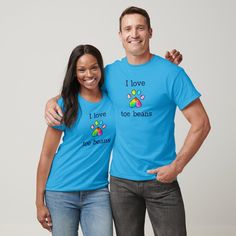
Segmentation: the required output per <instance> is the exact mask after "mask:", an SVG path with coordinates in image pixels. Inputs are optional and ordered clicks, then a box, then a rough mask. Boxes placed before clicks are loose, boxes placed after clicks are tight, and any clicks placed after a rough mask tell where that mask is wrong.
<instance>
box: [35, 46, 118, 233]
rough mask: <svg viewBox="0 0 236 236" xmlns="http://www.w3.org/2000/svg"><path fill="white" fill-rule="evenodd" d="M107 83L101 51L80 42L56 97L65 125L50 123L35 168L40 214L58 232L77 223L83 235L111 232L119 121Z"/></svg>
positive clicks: (74, 228) (75, 230)
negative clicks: (111, 175)
mask: <svg viewBox="0 0 236 236" xmlns="http://www.w3.org/2000/svg"><path fill="white" fill-rule="evenodd" d="M103 82H104V72H103V60H102V56H101V53H100V52H99V50H98V49H97V48H95V47H94V46H91V45H80V46H78V47H76V48H75V49H74V50H73V51H72V53H71V55H70V59H69V62H68V67H67V71H66V75H65V79H64V82H63V87H62V92H61V98H60V99H59V101H58V104H59V106H60V107H61V108H62V110H63V113H64V115H63V124H62V125H60V126H54V127H48V128H47V131H46V134H45V138H44V143H43V147H42V152H41V156H40V161H39V165H38V172H37V196H36V206H37V217H38V220H39V222H40V223H41V225H42V226H43V227H44V228H46V229H48V230H49V231H52V234H53V235H54V236H62V235H63V236H65V235H66V236H74V235H78V226H79V224H80V225H81V229H82V231H83V235H84V236H93V235H96V236H99V235H101V236H111V235H112V215H111V209H110V199H109V191H108V188H107V186H108V165H109V157H110V152H111V148H112V144H113V140H114V135H115V126H114V120H113V119H114V116H113V111H112V104H111V102H110V100H109V99H108V97H107V95H106V94H105V93H103V92H102V90H101V86H102V85H103ZM62 133H64V136H63V142H62V143H61V144H60V146H59V148H58V145H59V142H60V139H61V135H62ZM57 148H58V150H57ZM56 151H57V152H56ZM55 153H56V154H55ZM44 200H45V201H44Z"/></svg>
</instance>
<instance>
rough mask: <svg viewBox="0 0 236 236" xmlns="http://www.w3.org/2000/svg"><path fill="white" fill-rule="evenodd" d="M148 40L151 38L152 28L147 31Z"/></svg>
mask: <svg viewBox="0 0 236 236" xmlns="http://www.w3.org/2000/svg"><path fill="white" fill-rule="evenodd" d="M149 38H152V28H150V29H149Z"/></svg>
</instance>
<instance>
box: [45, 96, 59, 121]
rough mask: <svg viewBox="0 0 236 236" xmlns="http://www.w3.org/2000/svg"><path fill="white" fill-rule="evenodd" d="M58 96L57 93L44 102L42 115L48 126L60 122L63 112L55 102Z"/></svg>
mask: <svg viewBox="0 0 236 236" xmlns="http://www.w3.org/2000/svg"><path fill="white" fill-rule="evenodd" d="M59 98H60V95H57V96H56V97H53V98H51V99H50V100H49V101H48V102H47V104H46V107H45V113H44V117H45V120H46V122H47V124H48V125H49V126H57V125H60V124H61V120H62V117H63V112H62V110H61V108H60V106H59V105H58V104H57V100H58V99H59Z"/></svg>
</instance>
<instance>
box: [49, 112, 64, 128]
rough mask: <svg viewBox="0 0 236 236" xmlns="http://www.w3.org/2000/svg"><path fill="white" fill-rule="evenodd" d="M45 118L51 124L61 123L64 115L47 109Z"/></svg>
mask: <svg viewBox="0 0 236 236" xmlns="http://www.w3.org/2000/svg"><path fill="white" fill-rule="evenodd" d="M45 120H46V122H47V124H48V125H49V126H55V125H60V124H61V120H62V117H61V116H60V115H58V113H57V112H56V111H54V110H53V109H51V110H48V111H46V113H45Z"/></svg>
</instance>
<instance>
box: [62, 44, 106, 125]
mask: <svg viewBox="0 0 236 236" xmlns="http://www.w3.org/2000/svg"><path fill="white" fill-rule="evenodd" d="M85 54H90V55H92V56H94V57H95V58H96V59H97V62H98V66H99V68H100V70H101V80H100V81H99V87H100V88H101V86H102V85H103V83H104V70H103V59H102V55H101V53H100V51H99V50H98V49H97V48H96V47H94V46H92V45H88V44H87V45H79V46H77V47H76V48H75V49H74V50H73V51H72V53H71V55H70V58H69V62H68V65H67V70H66V75H65V78H64V81H63V86H62V91H61V96H62V98H63V102H64V106H63V111H64V116H63V122H64V124H65V125H66V126H67V127H71V126H72V125H73V124H74V122H75V121H76V119H77V116H78V110H79V104H78V93H79V89H80V84H79V82H78V80H77V76H76V63H77V61H78V59H79V58H80V57H81V56H83V55H85Z"/></svg>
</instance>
